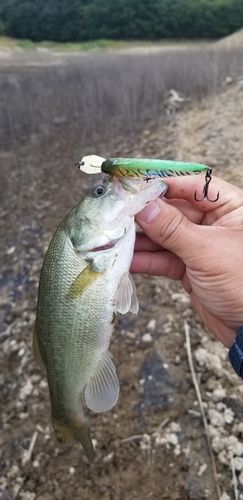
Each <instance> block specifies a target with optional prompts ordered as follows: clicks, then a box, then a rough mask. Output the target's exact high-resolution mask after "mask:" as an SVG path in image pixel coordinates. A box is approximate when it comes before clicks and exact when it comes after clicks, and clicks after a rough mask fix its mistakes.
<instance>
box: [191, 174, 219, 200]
mask: <svg viewBox="0 0 243 500" xmlns="http://www.w3.org/2000/svg"><path fill="white" fill-rule="evenodd" d="M211 180H212V169H211V168H208V170H207V172H206V175H205V184H204V186H203V195H202V198H199V199H197V192H196V191H195V193H194V200H196V201H203V200H205V199H207V200H208V201H211V202H212V203H214V202H215V201H218V199H219V191H218V194H217V196H216V198H215V200H211V199H210V198H209V197H208V188H209V184H210V182H211Z"/></svg>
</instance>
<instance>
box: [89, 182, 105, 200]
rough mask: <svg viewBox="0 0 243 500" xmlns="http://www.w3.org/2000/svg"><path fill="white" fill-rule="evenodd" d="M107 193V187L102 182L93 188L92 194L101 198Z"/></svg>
mask: <svg viewBox="0 0 243 500" xmlns="http://www.w3.org/2000/svg"><path fill="white" fill-rule="evenodd" d="M104 193H105V188H104V186H102V184H100V185H99V186H94V187H93V188H92V190H91V194H92V196H94V197H95V198H100V197H101V196H103V194H104Z"/></svg>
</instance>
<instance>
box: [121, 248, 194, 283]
mask: <svg viewBox="0 0 243 500" xmlns="http://www.w3.org/2000/svg"><path fill="white" fill-rule="evenodd" d="M130 271H131V272H132V273H144V274H149V275H152V276H166V277H167V278H170V279H173V280H181V279H182V277H183V274H184V272H185V265H184V264H183V262H182V261H181V259H180V258H179V257H177V256H176V255H173V254H172V253H171V252H168V251H167V250H162V251H159V252H149V251H148V252H146V251H143V252H135V254H134V256H133V260H132V263H131V268H130Z"/></svg>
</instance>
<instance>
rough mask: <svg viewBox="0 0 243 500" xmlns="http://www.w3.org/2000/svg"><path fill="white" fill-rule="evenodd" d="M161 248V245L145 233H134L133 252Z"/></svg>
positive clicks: (152, 250) (154, 250) (153, 250)
mask: <svg viewBox="0 0 243 500" xmlns="http://www.w3.org/2000/svg"><path fill="white" fill-rule="evenodd" d="M161 250H162V248H161V246H160V245H158V243H155V241H153V240H151V239H150V238H149V237H148V236H147V235H146V234H144V233H142V232H141V231H140V232H138V233H137V234H136V241H135V247H134V251H135V252H158V251H161Z"/></svg>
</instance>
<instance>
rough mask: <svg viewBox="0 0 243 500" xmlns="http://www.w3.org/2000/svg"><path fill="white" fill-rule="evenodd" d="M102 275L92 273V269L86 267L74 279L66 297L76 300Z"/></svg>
mask: <svg viewBox="0 0 243 500" xmlns="http://www.w3.org/2000/svg"><path fill="white" fill-rule="evenodd" d="M101 274H102V273H98V272H97V271H94V270H93V269H92V267H91V266H90V265H89V266H87V267H86V268H85V269H84V270H83V271H82V272H81V273H80V274H79V275H78V277H77V278H76V280H75V281H74V282H73V284H72V285H71V287H70V289H69V292H68V297H69V298H70V299H77V297H80V295H82V294H83V293H84V292H85V290H86V289H87V288H88V287H89V286H90V285H91V284H92V283H93V282H94V281H95V280H96V279H97V278H98V277H99V276H101Z"/></svg>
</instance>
